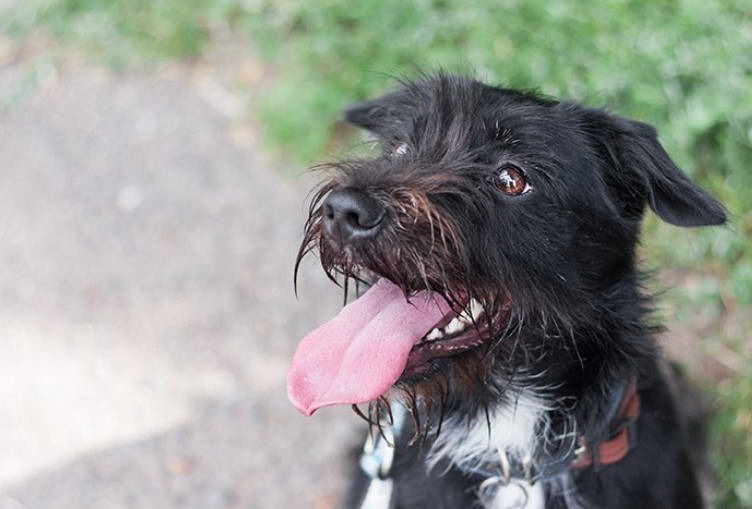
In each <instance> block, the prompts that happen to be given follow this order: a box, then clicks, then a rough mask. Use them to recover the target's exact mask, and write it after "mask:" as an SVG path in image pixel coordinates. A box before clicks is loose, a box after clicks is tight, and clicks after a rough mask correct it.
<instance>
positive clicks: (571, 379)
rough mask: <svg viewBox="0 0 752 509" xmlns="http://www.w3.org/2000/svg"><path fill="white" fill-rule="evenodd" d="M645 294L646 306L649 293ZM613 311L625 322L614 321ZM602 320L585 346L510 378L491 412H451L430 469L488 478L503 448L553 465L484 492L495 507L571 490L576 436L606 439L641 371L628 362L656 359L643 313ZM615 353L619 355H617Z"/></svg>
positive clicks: (522, 459) (512, 457)
mask: <svg viewBox="0 0 752 509" xmlns="http://www.w3.org/2000/svg"><path fill="white" fill-rule="evenodd" d="M621 290H622V291H624V290H625V289H624V288H622V289H621ZM635 292H636V289H635ZM612 297H621V296H620V295H612ZM642 298H643V299H644V302H645V303H646V304H645V311H647V309H648V306H647V303H648V298H647V297H642ZM604 301H607V299H604ZM640 311H642V310H640ZM614 316H617V317H619V316H620V317H622V318H623V319H624V320H625V321H624V322H623V323H614V322H612V321H609V320H610V318H611V317H614ZM604 322H607V325H604V326H603V327H599V328H598V329H599V330H601V331H602V334H603V335H602V337H594V336H592V331H593V329H594V328H593V327H592V323H591V324H589V325H588V329H589V330H590V331H591V336H590V337H588V338H586V340H585V341H580V351H576V350H575V349H574V347H572V349H571V350H570V351H568V352H567V355H568V357H567V355H561V356H555V357H556V358H555V359H554V360H548V361H544V362H543V363H542V364H543V365H542V366H539V368H540V370H539V371H537V373H539V375H536V376H531V375H530V374H528V375H527V376H520V377H519V378H517V379H514V380H512V382H509V381H508V380H506V381H505V382H504V385H506V387H507V389H506V390H505V391H504V393H503V395H502V397H501V398H500V399H499V400H498V401H496V402H494V403H493V404H491V405H489V406H488V411H487V412H486V411H485V410H478V411H477V413H476V415H475V416H474V417H470V416H468V415H467V414H464V415H463V414H460V415H455V416H451V417H449V418H448V420H447V424H446V429H445V431H442V433H441V434H440V435H439V436H438V437H437V439H436V440H435V442H434V443H433V445H432V447H431V449H430V452H429V454H428V455H427V458H426V460H427V463H428V466H429V468H432V469H441V468H457V469H459V470H460V471H462V472H464V473H466V474H470V475H478V476H481V477H486V478H488V477H490V476H493V475H494V473H495V472H496V471H498V470H499V468H500V464H501V463H503V462H504V461H507V459H500V454H505V455H506V457H507V458H508V460H509V461H511V462H512V463H514V464H516V465H529V464H532V465H533V468H535V469H537V470H538V471H539V472H540V471H541V468H545V467H546V465H545V463H546V462H553V463H551V464H554V465H555V467H554V468H551V469H549V470H548V471H547V472H546V473H545V474H544V475H542V476H540V477H537V478H535V481H542V482H538V483H537V484H535V485H532V484H531V483H529V482H526V480H525V479H524V478H518V479H515V482H513V483H509V484H507V485H504V484H500V485H498V486H494V489H493V490H492V491H491V495H490V496H487V495H484V494H483V493H481V494H480V495H481V499H482V500H484V501H485V507H487V508H489V509H502V508H506V507H526V508H528V509H537V508H542V507H543V506H544V505H543V504H544V498H545V497H544V496H543V488H542V485H544V484H546V485H547V486H548V488H546V489H547V490H549V491H552V490H553V491H561V492H562V493H565V492H568V491H571V490H569V488H567V486H569V483H570V482H571V479H572V477H571V475H570V468H568V467H569V466H570V465H571V463H572V457H573V452H574V451H575V450H576V449H577V447H578V440H579V439H581V438H582V437H586V438H587V439H588V440H587V441H588V442H591V443H598V442H600V441H601V440H605V439H606V436H607V435H606V433H608V430H609V423H610V421H611V420H612V419H613V418H614V417H615V415H614V412H615V410H616V409H617V408H618V405H619V402H620V401H621V397H622V395H623V393H624V392H623V391H624V389H625V387H626V385H627V384H628V383H629V382H630V380H634V379H635V377H636V375H637V374H636V373H635V372H633V371H631V370H629V369H625V368H624V367H625V366H627V367H628V366H635V365H643V366H649V365H652V362H651V361H646V360H645V359H643V357H644V358H650V357H652V356H653V353H654V350H653V349H654V339H653V336H652V329H650V328H649V327H648V326H646V325H644V323H645V322H644V320H643V316H642V315H641V314H640V315H639V316H634V317H632V316H629V315H625V314H624V313H618V312H613V313H607V315H606V316H604ZM575 330H576V329H575ZM578 339H582V338H578ZM614 341H619V342H622V343H624V344H625V345H629V346H628V348H626V349H622V350H617V349H613V348H609V349H604V350H601V349H602V348H603V346H602V345H607V344H613V342H614ZM609 342H611V343H609ZM572 344H573V343H572ZM630 348H631V350H630ZM613 355H618V356H620V358H618V359H614V358H611V357H610V356H613ZM624 357H627V358H626V359H625V358H624ZM549 363H553V364H549ZM500 385H501V384H500ZM567 458H568V459H567ZM557 461H559V462H560V463H557ZM561 467H563V468H561ZM521 494H523V495H524V499H525V500H526V501H527V502H526V505H524V506H523V505H520V496H521ZM565 494H566V495H567V497H569V496H573V495H571V494H569V493H565ZM576 506H577V505H576V504H574V505H572V507H576Z"/></svg>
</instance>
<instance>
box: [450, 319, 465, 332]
mask: <svg viewBox="0 0 752 509" xmlns="http://www.w3.org/2000/svg"><path fill="white" fill-rule="evenodd" d="M464 328H465V325H464V324H463V323H462V321H461V320H460V319H459V318H458V317H457V318H454V319H452V321H451V322H449V324H448V325H447V326H446V327H445V330H446V333H447V334H454V333H455V332H458V331H461V330H462V329H464Z"/></svg>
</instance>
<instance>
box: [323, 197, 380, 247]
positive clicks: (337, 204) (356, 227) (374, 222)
mask: <svg viewBox="0 0 752 509" xmlns="http://www.w3.org/2000/svg"><path fill="white" fill-rule="evenodd" d="M323 213H324V228H325V230H326V233H327V235H328V236H329V237H330V238H332V239H333V240H335V241H337V242H339V243H347V242H350V241H353V240H361V239H369V238H371V237H374V236H375V235H376V234H377V233H378V231H379V229H380V228H381V223H382V221H383V220H384V215H385V210H384V207H382V206H381V205H380V204H379V202H377V201H376V200H374V199H373V198H371V197H370V196H368V195H367V194H365V193H363V192H362V191H358V190H356V189H350V188H345V189H340V190H337V191H333V192H331V193H330V194H329V196H327V198H326V200H325V201H324V205H323Z"/></svg>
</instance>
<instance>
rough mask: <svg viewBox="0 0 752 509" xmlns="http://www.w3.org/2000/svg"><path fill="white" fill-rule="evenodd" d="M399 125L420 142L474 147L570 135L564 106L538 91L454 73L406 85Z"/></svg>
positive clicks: (406, 133) (538, 141) (415, 141)
mask: <svg viewBox="0 0 752 509" xmlns="http://www.w3.org/2000/svg"><path fill="white" fill-rule="evenodd" d="M403 100H404V101H405V102H404V103H403V106H404V108H403V115H402V119H401V122H400V123H399V125H400V127H401V129H403V130H404V131H405V135H407V136H409V137H410V139H411V141H413V143H415V144H416V145H418V146H420V145H427V144H442V145H447V144H451V145H453V146H455V147H456V148H461V147H462V146H465V147H466V148H474V147H477V146H478V145H485V144H488V143H489V142H494V143H497V142H498V143H501V144H503V143H505V142H507V143H510V144H518V143H521V142H525V141H528V142H530V143H540V142H543V141H545V139H546V138H549V137H550V134H551V133H554V132H555V131H558V132H557V133H556V135H557V136H562V135H566V132H567V130H568V129H567V127H568V126H567V125H565V120H566V119H565V118H564V117H563V116H562V115H561V112H560V111H558V110H557V109H556V108H555V106H556V105H558V104H560V103H558V102H556V101H552V100H549V99H546V98H543V97H541V96H539V95H536V94H535V93H531V92H521V91H518V90H512V89H506V88H500V87H494V86H490V85H486V84H484V83H481V82H478V81H475V80H472V79H468V78H463V77H455V76H439V77H435V78H433V79H430V80H425V81H420V82H415V83H412V84H409V85H408V86H407V87H406V88H405V97H404V99H403Z"/></svg>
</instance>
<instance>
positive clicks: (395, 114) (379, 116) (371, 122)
mask: <svg viewBox="0 0 752 509" xmlns="http://www.w3.org/2000/svg"><path fill="white" fill-rule="evenodd" d="M406 108H407V104H406V101H405V94H404V92H402V91H398V92H392V93H390V94H387V95H385V96H382V97H379V98H378V99H374V100H372V101H364V102H360V103H356V104H353V105H352V106H350V107H348V108H347V109H346V110H345V114H344V116H345V120H347V121H348V122H350V123H351V124H353V125H356V126H358V127H360V128H361V129H366V130H367V131H371V132H372V133H374V134H376V135H377V136H382V137H385V136H387V135H388V133H389V132H392V131H394V128H395V126H396V125H397V124H399V122H400V119H401V118H402V117H403V116H404V114H405V109H406Z"/></svg>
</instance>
